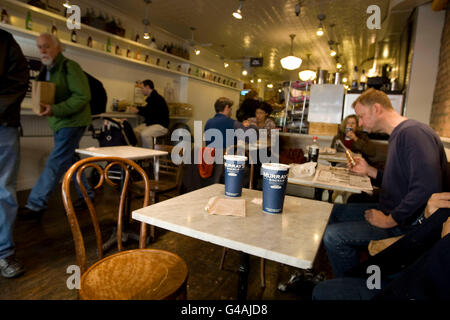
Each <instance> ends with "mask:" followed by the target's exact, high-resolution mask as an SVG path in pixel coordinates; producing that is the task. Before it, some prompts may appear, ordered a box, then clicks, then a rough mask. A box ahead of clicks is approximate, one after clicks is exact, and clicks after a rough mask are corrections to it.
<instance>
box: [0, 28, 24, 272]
mask: <svg viewBox="0 0 450 320" xmlns="http://www.w3.org/2000/svg"><path fill="white" fill-rule="evenodd" d="M28 72H29V71H28V63H27V60H26V59H25V57H24V55H23V53H22V50H21V49H20V47H19V45H18V44H17V42H16V41H15V40H14V38H13V37H12V35H11V34H10V33H8V32H6V31H3V30H0V272H1V275H2V276H3V277H5V278H12V277H16V276H18V275H20V274H22V273H23V272H24V267H23V265H22V263H20V262H19V261H17V260H16V258H15V250H14V242H13V225H14V222H15V220H16V215H17V207H18V205H17V196H16V183H17V174H18V171H19V162H20V161H19V159H20V148H19V126H20V104H21V103H22V101H23V98H24V97H25V94H26V92H27V88H28V77H29V75H28Z"/></svg>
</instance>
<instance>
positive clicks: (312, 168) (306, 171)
mask: <svg viewBox="0 0 450 320" xmlns="http://www.w3.org/2000/svg"><path fill="white" fill-rule="evenodd" d="M316 166H317V162H306V163H302V164H294V163H292V164H290V167H291V168H290V171H291V172H292V175H293V176H294V177H311V176H313V175H314V173H316Z"/></svg>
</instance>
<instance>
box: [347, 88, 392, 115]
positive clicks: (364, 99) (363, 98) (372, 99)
mask: <svg viewBox="0 0 450 320" xmlns="http://www.w3.org/2000/svg"><path fill="white" fill-rule="evenodd" d="M358 103H359V104H362V105H364V106H366V107H372V106H373V105H374V104H375V103H378V104H380V105H381V106H382V107H383V108H384V109H386V110H394V108H393V107H392V103H391V100H389V98H388V96H387V95H386V93H384V92H383V91H380V90H376V89H374V88H370V89H367V90H366V91H364V92H363V93H362V94H361V95H360V96H359V97H358V98H357V99H356V100H355V101H354V102H353V104H352V108H353V109H354V108H355V106H356V105H357V104H358Z"/></svg>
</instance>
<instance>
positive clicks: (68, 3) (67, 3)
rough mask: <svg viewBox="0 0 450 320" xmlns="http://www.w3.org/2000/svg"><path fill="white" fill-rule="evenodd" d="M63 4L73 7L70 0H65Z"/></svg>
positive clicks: (68, 7)
mask: <svg viewBox="0 0 450 320" xmlns="http://www.w3.org/2000/svg"><path fill="white" fill-rule="evenodd" d="M63 6H64V7H66V8H67V9H70V8H72V5H71V4H70V1H69V0H66V1H64V3H63Z"/></svg>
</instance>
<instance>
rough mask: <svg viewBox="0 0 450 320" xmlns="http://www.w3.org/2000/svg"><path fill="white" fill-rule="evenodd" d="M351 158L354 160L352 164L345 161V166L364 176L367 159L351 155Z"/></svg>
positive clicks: (367, 166) (367, 165) (366, 171)
mask: <svg viewBox="0 0 450 320" xmlns="http://www.w3.org/2000/svg"><path fill="white" fill-rule="evenodd" d="M353 159H354V160H355V162H356V164H355V165H354V166H352V164H351V163H350V162H347V167H348V168H349V169H350V171H352V172H354V173H356V174H359V175H361V176H366V175H367V173H368V169H369V164H368V163H367V161H366V160H364V158H361V157H353Z"/></svg>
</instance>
